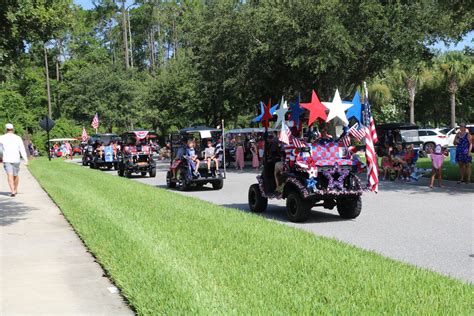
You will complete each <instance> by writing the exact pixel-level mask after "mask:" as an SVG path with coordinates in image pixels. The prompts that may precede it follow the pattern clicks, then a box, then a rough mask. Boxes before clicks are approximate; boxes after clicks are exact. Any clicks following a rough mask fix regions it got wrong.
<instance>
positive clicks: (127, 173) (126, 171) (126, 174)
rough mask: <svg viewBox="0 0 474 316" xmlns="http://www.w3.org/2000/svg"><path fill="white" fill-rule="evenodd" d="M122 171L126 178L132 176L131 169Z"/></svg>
mask: <svg viewBox="0 0 474 316" xmlns="http://www.w3.org/2000/svg"><path fill="white" fill-rule="evenodd" d="M123 173H124V175H125V176H126V177H127V178H131V177H132V172H131V171H128V170H125V171H124V172H123Z"/></svg>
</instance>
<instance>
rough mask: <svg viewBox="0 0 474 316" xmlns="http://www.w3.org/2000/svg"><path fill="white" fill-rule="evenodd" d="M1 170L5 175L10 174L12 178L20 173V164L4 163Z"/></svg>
mask: <svg viewBox="0 0 474 316" xmlns="http://www.w3.org/2000/svg"><path fill="white" fill-rule="evenodd" d="M3 169H5V172H6V173H7V174H12V175H13V176H15V177H16V176H18V173H19V172H20V163H19V162H4V163H3Z"/></svg>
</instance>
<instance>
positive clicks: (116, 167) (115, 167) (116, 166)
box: [114, 162, 119, 170]
mask: <svg viewBox="0 0 474 316" xmlns="http://www.w3.org/2000/svg"><path fill="white" fill-rule="evenodd" d="M118 168H119V164H118V162H114V170H118Z"/></svg>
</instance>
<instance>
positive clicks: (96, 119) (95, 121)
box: [91, 113, 99, 129]
mask: <svg viewBox="0 0 474 316" xmlns="http://www.w3.org/2000/svg"><path fill="white" fill-rule="evenodd" d="M91 126H92V128H94V129H98V128H99V115H98V114H97V113H96V114H95V115H94V118H93V119H92V123H91Z"/></svg>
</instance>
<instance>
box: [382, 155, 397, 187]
mask: <svg viewBox="0 0 474 316" xmlns="http://www.w3.org/2000/svg"><path fill="white" fill-rule="evenodd" d="M382 170H383V179H384V180H385V181H387V180H389V179H390V174H391V173H392V171H393V170H394V169H393V161H392V157H391V156H390V155H387V156H385V157H383V158H382Z"/></svg>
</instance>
